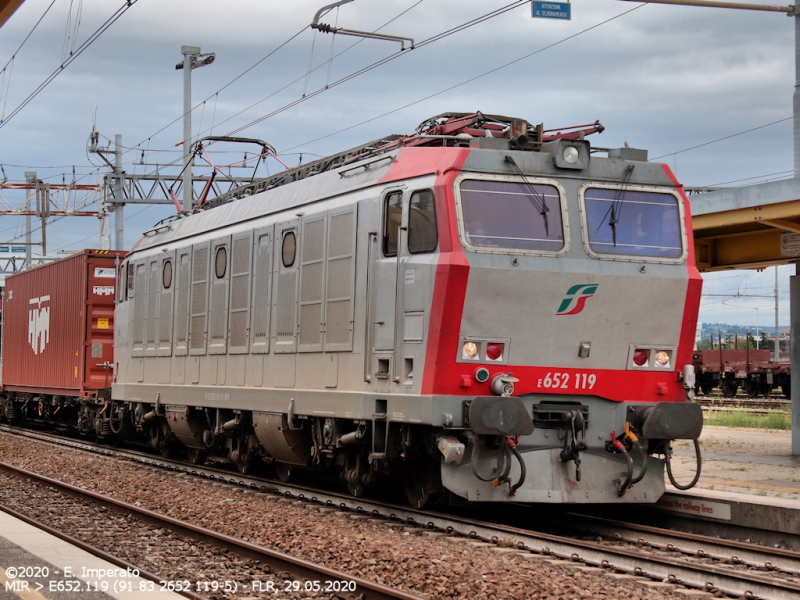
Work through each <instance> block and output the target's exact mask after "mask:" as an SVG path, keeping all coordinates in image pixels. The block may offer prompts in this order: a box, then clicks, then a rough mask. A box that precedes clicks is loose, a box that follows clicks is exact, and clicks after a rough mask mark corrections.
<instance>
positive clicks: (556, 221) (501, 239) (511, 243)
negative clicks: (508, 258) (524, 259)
mask: <svg viewBox="0 0 800 600" xmlns="http://www.w3.org/2000/svg"><path fill="white" fill-rule="evenodd" d="M460 192H461V194H460V195H461V214H462V217H463V222H464V235H465V240H464V241H465V242H466V243H467V245H468V246H470V247H472V248H474V249H476V250H478V251H481V250H487V251H496V250H512V251H514V250H516V251H520V250H521V251H536V252H541V251H545V252H557V251H559V250H561V249H563V248H564V227H563V224H562V220H561V194H560V193H559V191H558V189H557V188H556V187H555V186H552V185H546V184H542V183H529V182H516V181H500V180H483V179H481V180H477V179H466V180H464V181H462V182H461V186H460Z"/></svg>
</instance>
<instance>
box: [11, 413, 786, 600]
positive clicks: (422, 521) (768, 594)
mask: <svg viewBox="0 0 800 600" xmlns="http://www.w3.org/2000/svg"><path fill="white" fill-rule="evenodd" d="M0 430H9V429H7V428H5V427H2V426H0ZM10 431H11V432H12V433H15V434H20V431H19V430H16V429H10ZM22 434H23V435H25V434H28V435H29V437H34V436H32V435H30V434H29V433H28V432H23V433H22ZM72 445H74V446H76V447H77V446H78V444H72ZM91 450H92V451H96V450H93V449H91ZM99 452H100V453H103V454H106V455H113V454H116V453H119V454H122V455H125V452H124V451H122V452H120V451H118V450H114V451H113V452H112V451H109V450H105V449H101V450H99ZM131 454H132V453H131ZM148 458H149V460H148ZM134 459H135V460H139V461H141V462H143V463H145V464H150V465H152V466H160V467H161V468H167V469H171V470H175V471H180V472H184V473H187V474H191V475H195V476H198V477H207V478H209V479H212V480H217V481H222V482H227V483H230V484H233V485H238V486H244V487H250V488H260V489H261V490H262V491H271V492H274V493H277V494H281V495H284V496H286V497H289V498H296V499H298V500H304V501H308V502H312V503H320V504H322V505H327V506H333V507H339V508H341V509H343V510H351V511H354V512H356V513H362V514H365V515H372V516H375V517H378V518H380V517H383V518H387V519H389V520H391V521H397V522H405V523H406V524H408V525H410V526H415V527H427V528H429V529H435V530H439V531H446V532H449V533H450V534H451V535H454V536H462V537H465V538H474V539H481V540H484V541H491V542H495V543H499V542H507V541H511V542H513V543H514V544H516V545H517V547H519V548H520V549H521V550H523V551H528V552H533V553H536V554H541V555H549V556H553V557H556V558H560V559H563V560H567V561H572V562H576V563H583V564H587V565H591V566H597V567H601V568H605V569H610V570H614V571H621V572H624V573H629V574H632V575H637V576H643V577H647V578H649V579H652V580H656V581H669V582H672V583H676V584H680V585H684V586H686V587H692V588H697V589H703V590H709V589H710V590H720V591H721V592H723V593H725V594H729V595H733V596H737V597H753V596H755V597H761V598H768V599H775V600H797V598H798V595H799V594H800V585H799V584H794V583H792V582H786V581H782V580H776V579H773V578H769V577H765V576H764V575H762V574H760V573H754V572H753V571H752V570H747V571H744V570H742V571H737V570H733V569H730V568H726V567H720V566H715V565H707V564H696V563H695V564H693V563H689V562H686V561H685V560H680V559H676V558H671V557H661V556H643V555H642V553H641V551H633V550H627V549H624V548H618V547H610V546H607V545H604V544H602V543H597V542H590V541H583V540H581V541H577V540H574V539H572V538H569V537H564V536H559V535H554V534H548V533H541V532H534V531H530V530H527V529H522V528H518V527H511V526H507V525H501V524H494V523H489V522H485V521H478V520H474V519H469V518H464V517H457V516H453V515H448V514H444V513H436V512H430V511H427V512H425V511H419V510H415V509H413V508H411V507H404V506H398V505H394V504H389V503H385V502H378V501H374V500H365V499H363V498H355V497H353V496H350V495H345V494H339V493H336V492H327V491H324V490H319V489H315V488H311V487H307V486H301V485H297V484H285V483H280V482H276V481H271V480H263V479H260V478H254V477H250V476H244V475H240V474H238V473H232V472H225V471H222V470H221V469H212V468H209V467H205V466H203V467H201V466H198V465H186V464H185V463H179V462H176V461H168V460H161V459H158V458H156V457H154V456H151V455H143V456H140V457H137V458H134ZM0 464H1V463H0ZM700 537H704V536H700ZM707 539H708V540H711V539H712V538H707ZM715 541H716V542H718V543H720V544H723V545H724V544H725V543H727V540H715ZM772 550H773V549H770V548H765V552H770V553H771V552H772Z"/></svg>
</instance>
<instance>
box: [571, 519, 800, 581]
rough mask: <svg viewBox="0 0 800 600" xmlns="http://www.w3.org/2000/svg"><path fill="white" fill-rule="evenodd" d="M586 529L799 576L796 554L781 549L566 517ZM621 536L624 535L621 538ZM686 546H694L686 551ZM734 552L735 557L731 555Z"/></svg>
mask: <svg viewBox="0 0 800 600" xmlns="http://www.w3.org/2000/svg"><path fill="white" fill-rule="evenodd" d="M568 514H570V515H571V516H573V517H575V518H577V519H579V520H582V521H584V522H586V523H587V524H589V525H590V527H591V529H592V532H594V533H596V534H598V535H605V536H609V537H612V538H614V539H617V540H621V541H625V542H628V543H631V544H637V545H646V546H650V547H653V548H657V549H660V550H667V551H670V552H681V553H683V554H686V555H689V556H696V557H699V558H713V559H716V560H721V561H730V562H731V563H733V564H746V565H749V566H751V567H755V568H758V569H762V570H767V571H772V570H779V571H783V572H785V573H788V574H791V575H800V552H795V551H794V550H787V549H785V548H766V547H763V549H762V547H759V546H757V545H755V544H748V543H746V542H738V541H733V540H724V541H723V540H720V539H718V538H710V537H708V536H705V535H699V534H696V533H688V532H683V531H673V530H671V529H662V528H660V527H652V526H650V525H639V524H636V523H629V522H626V521H617V520H614V519H606V518H603V517H595V516H590V515H583V514H579V513H568ZM622 532H628V534H627V535H623V534H622ZM687 543H694V544H696V546H695V547H693V548H692V547H689V546H688V545H683V546H682V544H687ZM731 551H734V552H736V554H731V553H730V552H731Z"/></svg>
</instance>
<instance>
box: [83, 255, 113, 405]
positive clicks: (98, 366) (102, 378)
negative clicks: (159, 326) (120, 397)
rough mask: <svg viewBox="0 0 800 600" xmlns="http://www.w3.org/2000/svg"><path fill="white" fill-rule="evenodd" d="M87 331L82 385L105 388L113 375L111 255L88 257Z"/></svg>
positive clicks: (91, 387) (90, 387)
mask: <svg viewBox="0 0 800 600" xmlns="http://www.w3.org/2000/svg"><path fill="white" fill-rule="evenodd" d="M87 262H88V265H87V270H88V273H87V283H88V289H87V294H86V298H87V302H86V325H87V335H86V340H85V341H84V344H85V353H84V361H85V362H84V367H83V373H84V381H83V387H84V388H88V389H90V390H91V389H105V388H109V387H111V381H112V380H113V378H114V370H113V369H114V366H113V363H114V294H115V284H116V281H117V277H116V273H117V269H116V267H115V265H114V263H113V262H112V261H111V260H109V259H108V258H106V257H104V258H103V259H100V260H98V259H96V258H93V257H90V258H88V259H87Z"/></svg>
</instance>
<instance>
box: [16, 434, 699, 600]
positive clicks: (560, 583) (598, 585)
mask: <svg viewBox="0 0 800 600" xmlns="http://www.w3.org/2000/svg"><path fill="white" fill-rule="evenodd" d="M0 461H3V462H7V463H9V464H13V465H15V466H18V467H21V468H24V469H27V470H30V471H33V472H36V473H40V474H42V475H46V476H48V477H52V478H54V479H58V480H60V481H64V482H66V483H70V484H72V485H76V486H80V487H82V488H84V489H88V490H91V491H94V492H98V493H101V494H104V495H106V496H109V497H113V498H116V499H119V500H123V501H125V502H130V503H132V504H135V505H137V506H141V507H144V508H147V509H149V510H152V511H156V512H159V513H162V514H166V515H169V516H172V517H174V518H177V519H181V520H184V521H188V522H190V523H194V524H197V525H201V526H203V527H206V528H208V529H212V530H214V531H218V532H221V533H225V534H227V535H230V536H234V537H238V538H241V539H243V540H246V541H248V542H251V543H254V544H258V545H261V546H265V547H268V548H272V549H274V550H278V551H280V552H284V553H286V554H290V555H293V556H297V557H300V558H304V559H306V560H309V561H312V562H315V563H319V564H322V565H326V566H328V567H330V568H333V569H337V570H339V571H342V572H345V573H348V574H351V575H353V576H358V577H362V578H364V579H370V580H372V581H376V582H379V583H382V584H384V585H388V586H392V587H396V588H399V589H403V590H405V591H408V592H411V593H414V594H417V595H419V596H422V597H425V598H431V599H439V598H448V599H449V598H469V599H470V600H479V599H487V600H495V599H496V600H500V599H509V600H511V599H528V598H530V599H564V600H567V599H577V598H613V599H616V598H625V599H651V598H652V599H655V600H658V599H665V598H676V597H685V594H686V591H685V590H681V589H675V588H674V586H668V585H666V584H651V583H650V582H649V581H647V580H644V579H641V578H633V577H629V576H624V575H618V574H615V573H609V572H608V571H605V570H601V569H595V568H591V567H585V566H579V565H575V564H572V563H566V562H563V561H557V560H553V559H547V558H542V557H540V556H539V555H535V554H530V553H521V552H519V551H515V550H514V549H513V548H505V547H503V544H502V543H500V544H498V546H493V545H488V544H480V543H476V542H472V541H468V540H459V541H454V540H453V539H452V538H448V537H446V536H444V535H441V534H431V533H430V532H424V531H420V530H417V529H413V528H406V527H404V526H403V525H402V524H399V523H395V522H387V521H383V520H374V519H370V518H368V517H365V516H363V515H355V514H353V513H350V512H342V511H338V510H330V509H328V508H320V507H319V505H314V504H307V503H302V502H298V501H287V499H286V498H282V497H280V496H277V495H273V494H265V493H258V492H253V491H251V490H245V489H243V488H236V487H233V486H227V485H224V484H220V483H212V482H209V481H208V480H205V479H199V478H194V477H191V476H187V475H184V474H177V473H173V472H168V471H161V470H157V469H153V468H148V467H144V466H142V465H139V464H135V463H129V462H124V461H120V460H118V459H114V458H110V457H104V456H98V455H93V454H88V453H85V452H82V451H78V450H73V449H69V448H62V447H56V446H53V445H50V444H45V443H42V442H38V441H36V440H30V439H24V438H20V437H18V436H12V435H8V434H4V433H0ZM14 487H15V486H14V485H9V484H8V483H7V481H6V480H5V478H4V479H3V481H0V502H2V503H6V504H8V505H10V506H11V507H12V508H14V509H16V510H18V511H20V512H22V513H25V514H30V515H31V516H34V517H37V518H39V517H38V516H37V515H36V514H35V512H36V509H37V507H39V509H41V508H42V505H43V504H45V502H44V498H40V496H38V495H26V494H24V493H14V491H13V488H14ZM17 487H18V486H17ZM45 492H46V490H43V491H42V493H45ZM45 506H47V507H48V508H47V510H45V511H44V512H45V513H47V514H49V515H50V517H51V518H54V519H58V518H59V509H58V508H57V507H53V506H52V505H48V504H45ZM40 512H42V511H41V510H40ZM62 512H63V511H62ZM111 514H112V513H111V511H105V512H104V513H103V514H102V515H96V514H93V513H91V512H87V515H92V516H89V517H88V519H87V520H86V521H81V523H82V524H81V525H79V526H78V527H77V529H81V528H83V529H85V530H86V531H84V532H83V535H82V534H81V533H80V532H79V533H72V534H73V535H75V537H78V538H81V539H85V537H84V535H87V536H89V537H91V538H92V539H86V540H85V541H87V542H89V543H92V544H95V545H97V546H100V547H104V546H103V544H102V543H100V542H102V541H103V535H102V534H100V535H98V533H99V532H102V530H103V527H102V521H103V520H105V519H108V518H110V517H109V515H111ZM114 518H120V519H123V520H125V517H118V516H115V517H114ZM75 519H76V515H75V513H74V512H73V513H72V514H71V515H70V517H69V520H70V521H72V522H73V523H76V522H77V521H75ZM42 520H45V519H42ZM92 523H93V524H92ZM54 526H55V525H54ZM151 529H152V528H151ZM115 531H116V532H115V533H114V536H113V537H111V536H108V539H107V540H106V542H107V544H106V547H107V549H109V551H110V552H112V553H114V554H116V555H118V556H119V555H121V556H122V557H123V558H126V559H127V560H129V561H130V562H132V563H135V564H138V565H140V566H141V567H142V568H145V569H147V570H149V571H151V572H153V573H155V574H157V575H159V576H160V577H163V578H164V579H165V580H168V581H179V580H189V581H192V582H198V581H204V580H207V581H212V580H218V579H219V578H220V577H222V578H223V579H229V580H233V581H237V582H240V583H242V584H244V585H245V586H247V588H248V591H242V587H240V588H239V590H238V591H237V592H236V593H231V592H226V591H225V590H218V591H217V593H205V592H204V591H200V593H201V594H202V595H204V596H207V597H209V598H261V597H264V598H266V597H272V598H305V597H312V596H313V597H325V596H326V595H325V594H318V593H316V594H315V593H308V592H305V591H297V592H295V591H291V590H289V591H285V592H284V591H283V590H284V589H285V586H284V585H283V580H282V579H280V574H275V573H270V572H268V571H266V570H264V569H263V568H262V567H261V566H260V565H258V564H256V563H254V562H253V561H246V560H243V559H239V558H237V557H228V556H219V557H218V558H217V559H216V560H211V559H209V556H214V555H213V551H214V549H212V548H206V547H204V546H203V545H202V544H200V543H199V542H194V541H190V540H184V539H183V538H179V536H176V535H175V534H173V533H171V532H168V531H163V530H159V531H149V532H143V531H141V528H140V527H136V528H132V527H130V524H128V527H127V529H126V527H125V526H122V527H121V528H120V529H118V530H115ZM126 531H127V533H126ZM68 532H69V531H68ZM142 535H143V536H144V537H145V538H147V541H148V544H145V545H144V547H146V548H147V550H146V552H142V551H141V550H140V549H139V548H141V546H142V545H141V544H139V543H134V542H135V539H136V538H138V539H140V540H141V536H142ZM126 552H127V554H126ZM216 552H217V553H218V554H219V551H218V550H217V551H216ZM270 580H272V581H273V582H274V583H275V584H277V586H278V588H279V589H280V590H282V591H281V592H280V593H278V594H270V593H266V592H264V593H256V592H253V591H252V589H251V588H250V586H249V584H250V582H252V581H261V582H266V581H270ZM262 589H263V588H262ZM195 591H196V590H195Z"/></svg>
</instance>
